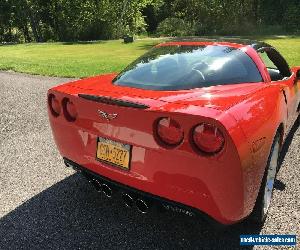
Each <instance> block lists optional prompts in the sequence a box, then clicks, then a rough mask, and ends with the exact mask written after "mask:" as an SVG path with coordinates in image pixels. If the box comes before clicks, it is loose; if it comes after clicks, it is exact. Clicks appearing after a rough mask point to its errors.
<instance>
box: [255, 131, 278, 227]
mask: <svg viewBox="0 0 300 250" xmlns="http://www.w3.org/2000/svg"><path fill="white" fill-rule="evenodd" d="M279 154H280V134H279V133H277V134H276V136H275V138H274V141H273V144H272V147H271V152H270V155H269V158H268V163H267V167H266V170H265V173H264V177H263V180H262V183H261V187H260V191H259V194H258V197H257V200H256V204H255V206H254V209H253V211H252V214H251V215H250V220H251V221H252V222H253V223H255V224H257V225H262V224H263V223H264V222H265V220H266V218H267V215H268V211H269V208H270V204H271V200H272V195H273V189H274V181H275V178H276V174H277V171H278V166H279V163H278V162H279Z"/></svg>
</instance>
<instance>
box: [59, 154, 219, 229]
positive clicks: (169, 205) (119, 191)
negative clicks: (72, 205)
mask: <svg viewBox="0 0 300 250" xmlns="http://www.w3.org/2000/svg"><path fill="white" fill-rule="evenodd" d="M63 160H64V163H65V165H66V166H67V167H72V168H73V169H74V170H76V171H78V172H80V173H81V174H82V175H83V176H84V177H85V178H86V179H87V180H88V181H89V182H90V183H92V185H93V186H95V182H97V183H99V184H102V185H103V184H105V185H106V186H109V188H110V189H111V190H112V196H111V198H114V197H116V196H119V197H122V195H124V194H126V195H130V196H131V197H133V199H134V200H138V199H140V200H143V201H146V202H147V204H148V205H149V210H151V208H152V207H157V208H161V209H165V210H168V211H171V212H175V213H179V214H183V215H186V216H190V217H200V218H202V219H204V220H205V221H206V222H208V223H209V224H210V225H211V226H213V227H216V228H220V227H222V226H224V224H223V223H220V222H219V221H217V220H215V219H214V218H212V217H211V216H209V215H208V214H206V213H204V212H202V211H200V210H199V209H196V208H193V207H190V206H187V205H185V204H182V203H179V202H175V201H172V200H168V199H166V198H163V197H160V196H156V195H153V194H151V193H147V192H144V191H142V190H138V189H135V188H132V187H130V186H127V185H124V184H122V183H119V182H116V181H114V180H112V179H109V178H107V177H104V176H102V175H99V174H98V173H95V172H93V171H91V170H89V169H87V168H85V167H83V166H81V165H79V164H77V163H75V162H73V161H71V160H69V159H67V158H63ZM97 189H98V188H97V187H96V190H97ZM98 191H99V190H98Z"/></svg>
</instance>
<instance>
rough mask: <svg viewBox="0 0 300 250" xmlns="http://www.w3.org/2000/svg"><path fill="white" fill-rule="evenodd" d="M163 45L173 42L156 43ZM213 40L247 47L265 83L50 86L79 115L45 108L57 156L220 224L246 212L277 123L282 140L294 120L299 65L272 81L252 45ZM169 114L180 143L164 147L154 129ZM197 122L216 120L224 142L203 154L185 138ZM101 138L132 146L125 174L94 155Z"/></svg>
mask: <svg viewBox="0 0 300 250" xmlns="http://www.w3.org/2000/svg"><path fill="white" fill-rule="evenodd" d="M173 44H174V45H178V44H181V45H185V44H188V45H194V44H195V43H193V42H192V43H191V42H190V43H185V42H181V43H178V42H176V43H173ZM196 44H197V45H199V44H202V43H199V42H197V43H196ZM205 44H209V43H205ZM214 44H216V43H214ZM165 45H172V43H166V44H163V45H159V46H165ZM217 45H219V46H225V45H226V46H233V47H235V48H238V49H241V50H243V51H245V53H247V54H248V55H249V56H250V57H251V58H252V60H253V61H254V62H255V64H256V65H257V68H258V69H259V71H260V73H261V75H262V77H263V80H264V81H263V82H261V83H248V84H247V83H243V84H235V85H225V86H213V87H209V88H199V89H192V90H180V91H153V90H144V89H136V88H130V87H121V86H116V85H114V84H113V83H112V79H113V78H114V77H115V76H116V74H108V75H102V76H97V77H92V78H89V79H83V80H79V81H75V82H71V83H67V84H64V85H61V86H57V87H54V88H52V89H50V90H49V91H48V94H54V95H55V97H56V98H57V99H58V100H59V101H60V102H61V101H62V100H63V98H65V97H67V98H69V99H70V100H71V101H72V102H73V104H74V105H75V106H76V109H77V113H78V117H77V119H76V121H75V122H68V121H67V120H66V119H65V117H64V116H63V115H60V116H58V117H54V116H53V115H52V114H51V111H50V109H49V110H48V111H49V120H50V124H51V128H52V131H53V136H54V139H55V142H56V145H57V146H58V149H59V151H60V154H61V155H62V156H63V157H66V158H68V159H71V160H72V161H74V162H76V163H78V164H79V165H81V166H84V167H85V168H87V169H89V170H91V171H93V172H95V173H98V174H99V175H101V176H104V177H107V178H109V179H112V180H114V181H117V182H119V183H122V184H124V185H127V186H130V187H133V188H136V189H138V190H141V191H144V192H147V193H151V194H153V195H156V196H159V197H163V198H166V199H168V200H172V201H176V202H179V203H182V204H184V205H187V206H190V207H193V208H196V209H199V210H200V211H203V212H204V213H206V214H208V215H209V216H211V217H212V218H214V219H215V220H217V221H218V222H221V223H223V224H232V223H235V222H237V221H240V220H242V219H243V218H245V217H246V216H248V215H249V214H250V213H251V211H252V209H253V207H254V204H255V201H256V198H257V194H258V191H259V187H260V183H261V180H262V176H263V173H264V169H265V167H266V164H267V159H268V155H269V152H270V148H271V145H272V141H273V138H274V136H275V134H276V132H277V130H278V128H282V131H283V133H282V139H284V138H285V136H286V134H287V132H288V131H289V128H290V127H291V126H292V124H293V122H294V121H295V119H296V118H297V115H298V111H299V110H298V111H297V108H298V105H299V102H300V94H299V90H300V82H299V81H298V82H296V83H295V81H296V77H295V75H296V71H297V70H298V69H299V68H294V69H293V74H292V76H291V77H290V78H289V79H286V80H283V81H279V82H271V79H270V75H269V74H268V71H267V69H266V67H265V65H264V63H263V62H262V60H261V59H260V57H259V55H258V54H257V52H256V51H255V50H254V49H253V48H251V47H249V46H243V45H239V44H232V43H217ZM100 83H101V84H100ZM78 94H93V95H99V96H109V97H111V98H115V99H118V100H125V101H134V102H137V103H141V104H145V105H148V106H149V107H150V108H149V109H147V110H141V109H134V108H129V107H119V106H114V105H109V104H103V103H97V102H92V101H88V100H85V99H82V98H79V97H78ZM98 109H101V110H105V111H106V112H108V113H118V119H114V120H112V121H106V120H101V119H100V118H99V116H97V110H98ZM166 116H168V117H171V118H173V119H174V120H176V121H179V122H180V125H181V127H182V129H183V131H184V140H183V142H182V143H181V144H180V145H179V146H177V147H176V148H172V149H169V148H165V147H162V146H161V145H160V144H159V143H158V142H157V140H156V138H155V135H154V133H153V130H154V123H155V121H156V120H157V119H159V118H161V117H166ZM202 122H208V123H211V124H214V125H216V126H217V127H218V128H219V129H220V130H221V131H222V133H223V134H224V137H225V145H224V148H223V149H222V151H221V152H220V153H218V154H217V155H214V156H207V155H204V154H201V153H199V152H197V151H195V149H194V148H193V146H192V145H191V143H190V132H191V129H193V128H194V127H195V126H196V125H198V124H200V123H202ZM98 137H104V138H108V139H111V140H114V141H119V142H122V143H126V144H129V145H132V158H131V163H130V170H129V171H125V170H122V169H120V168H116V167H113V166H111V165H108V164H105V163H101V162H99V161H97V160H96V157H95V154H96V143H97V138H98Z"/></svg>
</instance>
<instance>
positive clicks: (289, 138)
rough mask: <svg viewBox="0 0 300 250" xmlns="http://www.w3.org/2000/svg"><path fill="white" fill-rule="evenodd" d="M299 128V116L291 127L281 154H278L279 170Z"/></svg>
mask: <svg viewBox="0 0 300 250" xmlns="http://www.w3.org/2000/svg"><path fill="white" fill-rule="evenodd" d="M299 127H300V116H299V118H298V119H297V121H296V122H295V124H294V125H293V127H292V128H291V130H290V132H289V134H288V136H287V138H286V140H285V142H284V144H283V146H282V150H281V154H280V157H279V169H280V168H281V166H282V163H283V161H284V159H285V156H286V154H287V152H288V151H289V148H290V146H291V143H292V141H293V137H294V135H295V133H296V131H297V130H298V128H299Z"/></svg>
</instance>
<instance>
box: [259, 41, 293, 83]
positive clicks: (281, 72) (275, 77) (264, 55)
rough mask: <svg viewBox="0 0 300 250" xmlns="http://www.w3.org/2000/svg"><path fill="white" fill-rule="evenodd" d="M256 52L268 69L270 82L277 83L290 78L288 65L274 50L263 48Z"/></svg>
mask: <svg viewBox="0 0 300 250" xmlns="http://www.w3.org/2000/svg"><path fill="white" fill-rule="evenodd" d="M258 52H259V56H260V57H261V59H262V60H263V62H264V64H265V65H266V67H267V69H268V72H269V74H270V77H271V80H272V81H279V80H282V79H283V78H285V77H290V76H291V72H290V68H289V65H288V64H287V62H286V61H285V59H284V58H283V57H282V56H281V55H280V54H279V52H278V51H276V50H275V49H274V48H270V47H268V48H263V49H261V50H260V51H258Z"/></svg>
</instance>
